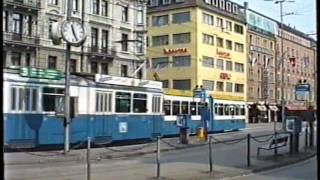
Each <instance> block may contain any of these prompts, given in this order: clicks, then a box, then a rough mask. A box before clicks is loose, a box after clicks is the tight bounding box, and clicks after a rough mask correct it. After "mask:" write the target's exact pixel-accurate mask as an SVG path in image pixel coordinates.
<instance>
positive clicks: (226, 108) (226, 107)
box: [224, 104, 229, 115]
mask: <svg viewBox="0 0 320 180" xmlns="http://www.w3.org/2000/svg"><path fill="white" fill-rule="evenodd" d="M224 115H229V105H228V104H225V105H224Z"/></svg>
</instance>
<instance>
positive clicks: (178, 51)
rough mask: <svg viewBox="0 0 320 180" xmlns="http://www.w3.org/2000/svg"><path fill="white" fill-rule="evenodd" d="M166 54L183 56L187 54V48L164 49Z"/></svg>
mask: <svg viewBox="0 0 320 180" xmlns="http://www.w3.org/2000/svg"><path fill="white" fill-rule="evenodd" d="M163 52H164V54H183V53H186V52H187V48H174V49H163Z"/></svg>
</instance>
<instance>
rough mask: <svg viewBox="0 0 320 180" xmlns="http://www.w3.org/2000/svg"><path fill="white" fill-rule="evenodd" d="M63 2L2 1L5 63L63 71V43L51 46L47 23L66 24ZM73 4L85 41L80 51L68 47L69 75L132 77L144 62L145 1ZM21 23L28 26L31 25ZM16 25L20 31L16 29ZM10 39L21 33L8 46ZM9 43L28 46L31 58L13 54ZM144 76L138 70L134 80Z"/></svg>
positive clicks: (105, 0)
mask: <svg viewBox="0 0 320 180" xmlns="http://www.w3.org/2000/svg"><path fill="white" fill-rule="evenodd" d="M30 2H33V3H30ZM67 3H68V1H64V0H42V1H30V0H21V1H17V0H5V1H4V2H3V4H4V12H3V13H4V15H6V16H4V19H5V20H6V21H5V22H4V25H5V27H6V28H7V29H6V31H5V32H7V33H5V34H4V39H5V52H7V53H6V55H4V56H6V58H5V59H6V61H5V62H4V64H5V65H6V66H10V65H17V66H22V65H24V64H27V65H28V66H30V67H37V68H44V69H47V68H48V69H57V70H60V71H64V67H65V65H64V64H65V50H66V44H65V43H63V44H61V45H54V44H53V43H52V40H51V38H50V36H51V24H52V23H53V22H59V21H63V20H65V19H66V14H67ZM72 3H73V7H72V17H73V18H75V19H78V20H80V21H81V22H82V23H83V25H84V27H85V32H86V35H87V39H86V41H85V43H84V44H83V46H81V47H72V49H71V60H70V71H71V72H85V73H91V74H96V73H100V74H110V75H115V76H124V77H126V76H133V72H134V71H135V69H136V68H137V67H139V65H141V64H142V63H143V62H144V60H145V43H144V41H145V34H146V20H145V19H146V17H145V13H146V2H143V1H128V0H122V1H116V0H73V2H72ZM11 7H13V8H11ZM30 18H31V20H30ZM16 19H17V20H16ZM22 21H23V22H30V25H26V23H22ZM15 24H17V25H15ZM18 25H19V28H21V30H16V28H17V27H16V26H18ZM22 25H23V27H22ZM20 26H21V27H20ZM29 29H31V30H32V32H31V34H30V32H29ZM10 34H20V36H22V40H19V41H17V40H16V39H15V40H14V41H13V39H12V38H16V36H14V37H13V36H12V35H11V36H10ZM29 34H30V35H29ZM25 40H28V42H24V41H25ZM31 40H32V41H31ZM30 41H31V42H30ZM8 43H9V44H8ZM10 43H11V44H12V43H13V44H23V45H24V46H25V45H26V43H27V44H28V43H29V44H30V43H31V44H32V46H30V47H28V52H29V51H30V53H29V54H28V53H25V52H26V51H20V52H15V51H14V49H15V48H16V46H17V45H14V46H12V45H10ZM19 46H20V45H19ZM33 46H34V47H33ZM26 48H27V47H26ZM12 52H13V53H12ZM12 54H13V55H12ZM29 59H30V60H29ZM144 73H145V72H143V71H140V72H139V73H137V74H138V75H137V76H139V77H140V78H141V77H142V76H144Z"/></svg>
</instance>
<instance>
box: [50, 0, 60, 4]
mask: <svg viewBox="0 0 320 180" xmlns="http://www.w3.org/2000/svg"><path fill="white" fill-rule="evenodd" d="M58 1H59V0H49V1H48V3H49V4H52V5H58Z"/></svg>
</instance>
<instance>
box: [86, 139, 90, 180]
mask: <svg viewBox="0 0 320 180" xmlns="http://www.w3.org/2000/svg"><path fill="white" fill-rule="evenodd" d="M90 143H91V139H90V137H88V144H87V180H90V178H91V177H90V175H91V164H90V148H91V147H90Z"/></svg>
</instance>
